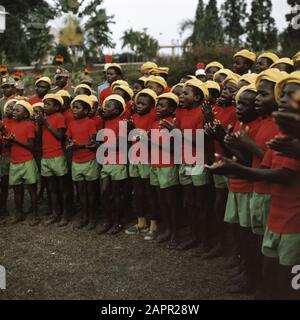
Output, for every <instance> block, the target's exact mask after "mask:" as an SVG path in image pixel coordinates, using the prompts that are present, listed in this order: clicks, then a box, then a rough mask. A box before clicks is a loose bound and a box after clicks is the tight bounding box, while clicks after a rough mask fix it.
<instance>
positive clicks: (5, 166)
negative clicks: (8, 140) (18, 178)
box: [0, 99, 17, 222]
mask: <svg viewBox="0 0 300 320" xmlns="http://www.w3.org/2000/svg"><path fill="white" fill-rule="evenodd" d="M16 102H17V100H16V99H11V100H8V101H7V102H6V103H5V105H4V108H3V111H4V118H3V121H2V128H1V130H0V131H1V132H2V137H5V136H9V134H10V132H11V128H12V126H13V124H14V122H15V120H14V119H13V108H14V105H15V104H16ZM9 166H10V146H8V145H6V144H5V140H4V141H2V153H1V158H0V169H1V193H0V194H1V196H0V221H1V220H2V221H3V222H4V220H5V216H8V211H7V197H8V178H9Z"/></svg>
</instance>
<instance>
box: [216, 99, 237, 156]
mask: <svg viewBox="0 0 300 320" xmlns="http://www.w3.org/2000/svg"><path fill="white" fill-rule="evenodd" d="M213 111H214V112H215V113H216V114H215V120H219V121H220V122H221V124H222V125H223V127H224V128H225V129H227V127H228V126H229V125H231V126H233V127H234V126H235V124H236V122H237V118H236V107H235V106H229V107H221V106H219V105H217V104H216V105H214V106H213ZM214 147H215V152H216V153H219V154H221V155H223V154H224V151H223V148H222V147H221V145H220V143H219V142H218V141H216V140H215V141H214Z"/></svg>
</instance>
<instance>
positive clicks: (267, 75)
mask: <svg viewBox="0 0 300 320" xmlns="http://www.w3.org/2000/svg"><path fill="white" fill-rule="evenodd" d="M287 75H288V74H287V73H286V72H281V71H279V70H278V69H276V68H270V69H267V70H265V71H263V72H261V73H260V74H259V75H258V76H257V79H256V81H255V86H256V88H257V87H258V86H259V83H260V82H261V81H262V80H267V81H270V82H273V83H277V82H279V81H281V80H282V79H283V78H285V77H286V76H287Z"/></svg>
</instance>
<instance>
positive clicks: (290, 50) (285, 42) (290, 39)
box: [280, 0, 300, 56]
mask: <svg viewBox="0 0 300 320" xmlns="http://www.w3.org/2000/svg"><path fill="white" fill-rule="evenodd" d="M287 2H288V4H289V5H290V6H291V13H289V14H287V15H286V16H285V17H286V21H287V23H288V26H287V28H286V29H285V30H284V31H283V32H282V33H281V34H280V44H281V48H282V51H283V52H282V53H283V54H284V55H285V56H292V55H294V54H295V53H296V52H297V51H299V50H300V29H299V28H297V27H296V28H295V26H293V18H295V16H296V13H295V11H296V10H295V11H294V10H293V9H296V5H299V1H298V0H288V1H287ZM298 13H299V12H298ZM296 22H297V23H298V24H299V23H300V21H299V20H298V21H296Z"/></svg>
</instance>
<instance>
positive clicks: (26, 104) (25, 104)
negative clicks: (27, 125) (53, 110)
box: [15, 100, 33, 116]
mask: <svg viewBox="0 0 300 320" xmlns="http://www.w3.org/2000/svg"><path fill="white" fill-rule="evenodd" d="M17 104H19V105H21V106H22V107H24V108H25V109H26V110H27V111H28V113H29V115H30V116H32V114H33V107H32V105H31V104H30V103H29V102H27V101H25V100H17V102H16V104H15V105H17Z"/></svg>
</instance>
